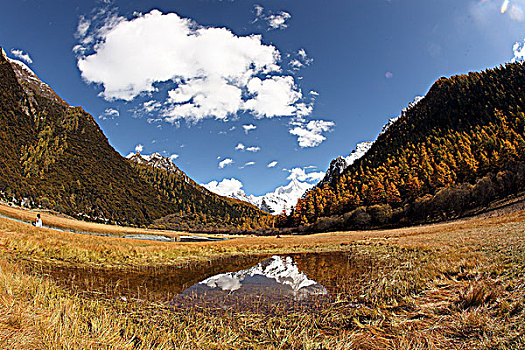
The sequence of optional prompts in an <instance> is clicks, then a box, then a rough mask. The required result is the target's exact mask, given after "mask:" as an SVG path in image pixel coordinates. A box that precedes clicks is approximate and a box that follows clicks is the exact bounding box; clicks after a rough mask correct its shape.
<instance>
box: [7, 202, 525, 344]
mask: <svg viewBox="0 0 525 350" xmlns="http://www.w3.org/2000/svg"><path fill="white" fill-rule="evenodd" d="M28 215H31V217H32V216H34V213H29V214H28ZM49 219H51V218H48V217H44V222H46V221H48V220H49ZM59 219H60V218H56V219H53V220H57V221H58V220H59ZM48 222H49V221H48ZM69 224H71V225H73V226H74V225H76V223H75V222H74V221H73V220H71V221H70V222H69ZM85 224H86V223H82V222H78V225H79V226H82V225H85ZM101 226H102V225H101ZM73 228H74V227H73ZM106 229H108V230H111V229H115V228H114V227H113V226H111V227H108V228H106ZM118 229H121V228H118ZM524 234H525V212H524V211H516V212H506V213H499V214H498V215H494V216H485V217H477V218H472V219H465V220H458V221H453V222H448V223H442V224H435V225H427V226H419V227H411V228H405V229H395V230H384V231H363V232H337V233H331V234H326V233H324V234H315V235H309V236H283V237H281V238H277V237H236V238H234V239H231V240H227V241H220V242H206V243H162V242H151V241H138V240H127V239H119V238H107V237H97V236H89V235H80V234H73V233H64V232H57V231H53V230H48V229H35V228H33V227H32V226H29V225H25V224H21V223H17V222H13V221H10V220H7V219H3V218H0V348H2V349H3V348H6V349H253V348H255V349H520V348H525V237H524ZM331 251H334V252H336V251H344V252H350V255H351V256H352V257H353V259H354V261H357V262H361V265H363V266H361V269H360V270H359V273H357V274H351V275H348V276H344V275H338V276H337V277H336V278H337V280H336V281H334V283H335V284H337V285H338V286H339V287H338V290H337V293H335V295H333V296H332V297H331V299H330V302H325V303H319V304H318V305H317V304H316V305H317V306H316V307H308V308H306V307H305V308H297V309H289V308H285V307H282V305H276V306H275V308H274V309H273V310H272V312H270V313H268V312H261V311H258V308H257V307H253V308H252V309H247V310H246V309H245V310H234V309H220V308H213V307H210V308H206V307H199V306H194V307H192V306H188V307H186V308H176V307H173V306H172V305H170V304H167V303H164V302H158V301H154V300H148V299H147V298H139V297H136V298H126V299H125V298H116V297H114V296H113V295H111V294H110V293H108V294H106V293H87V292H85V291H83V290H81V289H75V288H70V287H69V286H68V285H67V284H64V283H61V282H60V281H59V280H58V279H57V278H55V276H53V274H52V273H47V272H46V273H43V272H42V271H44V269H43V268H42V267H51V268H54V267H85V268H91V269H94V270H95V271H96V270H97V269H104V271H105V273H111V271H115V272H116V271H118V272H119V273H122V271H124V272H125V271H130V273H131V272H132V271H135V270H137V269H140V268H144V267H152V266H154V267H158V268H162V267H166V266H187V265H189V264H195V265H198V264H200V263H207V262H209V261H214V260H216V259H224V258H226V257H227V258H231V259H240V258H242V257H245V256H251V255H254V254H261V256H262V255H265V254H275V253H298V252H331ZM45 271H53V270H52V269H50V270H45Z"/></svg>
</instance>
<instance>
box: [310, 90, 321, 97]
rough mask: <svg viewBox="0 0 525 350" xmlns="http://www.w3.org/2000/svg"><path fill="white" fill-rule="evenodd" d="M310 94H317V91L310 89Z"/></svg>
mask: <svg viewBox="0 0 525 350" xmlns="http://www.w3.org/2000/svg"><path fill="white" fill-rule="evenodd" d="M310 95H313V96H319V93H318V92H317V91H314V90H310Z"/></svg>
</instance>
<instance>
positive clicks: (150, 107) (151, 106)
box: [142, 100, 162, 113]
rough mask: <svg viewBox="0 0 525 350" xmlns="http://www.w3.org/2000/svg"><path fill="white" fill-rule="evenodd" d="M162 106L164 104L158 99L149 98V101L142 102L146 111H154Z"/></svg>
mask: <svg viewBox="0 0 525 350" xmlns="http://www.w3.org/2000/svg"><path fill="white" fill-rule="evenodd" d="M160 107H162V105H161V104H160V102H158V101H155V100H149V101H146V102H144V103H143V104H142V109H143V110H144V111H145V112H146V113H151V112H154V111H156V110H158V109H160Z"/></svg>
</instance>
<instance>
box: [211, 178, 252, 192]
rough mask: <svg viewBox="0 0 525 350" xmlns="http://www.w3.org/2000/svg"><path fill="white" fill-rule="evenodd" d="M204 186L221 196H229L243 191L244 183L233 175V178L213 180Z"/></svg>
mask: <svg viewBox="0 0 525 350" xmlns="http://www.w3.org/2000/svg"><path fill="white" fill-rule="evenodd" d="M203 186H204V187H206V188H207V189H208V190H209V191H211V192H213V193H216V194H218V195H220V196H227V195H229V194H231V193H237V192H239V191H241V190H242V187H243V184H242V182H240V181H239V180H237V179H236V178H233V177H232V178H231V179H223V180H222V181H221V182H217V181H211V182H209V183H207V184H205V185H203Z"/></svg>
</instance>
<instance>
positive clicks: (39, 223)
mask: <svg viewBox="0 0 525 350" xmlns="http://www.w3.org/2000/svg"><path fill="white" fill-rule="evenodd" d="M33 225H34V226H35V227H42V218H40V214H36V221H35V222H34V223H33Z"/></svg>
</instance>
